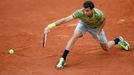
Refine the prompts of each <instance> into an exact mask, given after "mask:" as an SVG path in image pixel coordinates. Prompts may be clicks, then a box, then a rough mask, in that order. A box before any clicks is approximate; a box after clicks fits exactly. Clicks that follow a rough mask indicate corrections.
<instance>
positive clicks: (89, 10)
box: [84, 8, 93, 16]
mask: <svg viewBox="0 0 134 75" xmlns="http://www.w3.org/2000/svg"><path fill="white" fill-rule="evenodd" d="M84 11H85V13H86V15H87V16H91V15H92V11H93V10H91V9H90V8H84Z"/></svg>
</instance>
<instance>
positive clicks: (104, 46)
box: [101, 44, 109, 51]
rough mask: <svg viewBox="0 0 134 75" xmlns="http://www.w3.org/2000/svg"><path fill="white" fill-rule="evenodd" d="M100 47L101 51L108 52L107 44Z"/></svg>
mask: <svg viewBox="0 0 134 75" xmlns="http://www.w3.org/2000/svg"><path fill="white" fill-rule="evenodd" d="M101 47H102V49H103V50H105V51H108V50H109V47H108V45H107V44H101Z"/></svg>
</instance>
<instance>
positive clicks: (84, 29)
mask: <svg viewBox="0 0 134 75" xmlns="http://www.w3.org/2000/svg"><path fill="white" fill-rule="evenodd" d="M98 29H99V28H89V27H87V26H86V25H85V23H84V22H82V21H79V23H78V24H77V26H76V29H75V31H80V32H81V33H82V34H83V35H84V34H85V33H86V32H89V33H90V34H91V35H92V36H93V38H94V39H96V38H97V37H96V34H97V31H98ZM99 37H100V43H101V44H106V43H107V38H106V36H105V32H104V31H103V29H102V31H101V32H100V34H99Z"/></svg>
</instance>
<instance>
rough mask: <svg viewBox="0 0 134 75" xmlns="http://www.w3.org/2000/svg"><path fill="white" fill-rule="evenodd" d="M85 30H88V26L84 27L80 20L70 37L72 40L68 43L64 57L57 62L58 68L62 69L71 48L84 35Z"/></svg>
mask: <svg viewBox="0 0 134 75" xmlns="http://www.w3.org/2000/svg"><path fill="white" fill-rule="evenodd" d="M85 32H86V28H85V27H84V25H83V23H82V22H79V23H78V25H77V27H76V29H75V31H74V34H73V36H72V37H71V38H70V40H69V41H68V43H67V45H66V48H65V50H64V52H63V55H62V57H61V58H60V59H59V61H58V63H57V64H56V68H58V69H61V68H63V67H64V65H65V63H66V57H67V55H68V53H69V50H70V49H71V47H72V46H73V45H74V43H75V42H76V41H77V40H78V38H80V37H82V36H83V35H84V34H85Z"/></svg>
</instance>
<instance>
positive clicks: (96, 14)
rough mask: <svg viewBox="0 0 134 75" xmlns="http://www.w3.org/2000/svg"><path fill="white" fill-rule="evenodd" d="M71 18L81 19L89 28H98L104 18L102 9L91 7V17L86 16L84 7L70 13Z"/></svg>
mask: <svg viewBox="0 0 134 75" xmlns="http://www.w3.org/2000/svg"><path fill="white" fill-rule="evenodd" d="M72 16H73V18H74V19H76V18H79V19H80V20H81V21H83V22H84V23H85V24H86V26H88V27H90V28H94V27H96V28H99V27H100V25H101V23H102V21H103V20H104V15H103V13H102V11H100V10H99V9H97V8H94V9H93V15H92V16H91V17H89V16H87V15H86V14H85V12H84V9H83V8H82V9H78V10H76V11H75V12H74V13H73V14H72Z"/></svg>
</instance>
